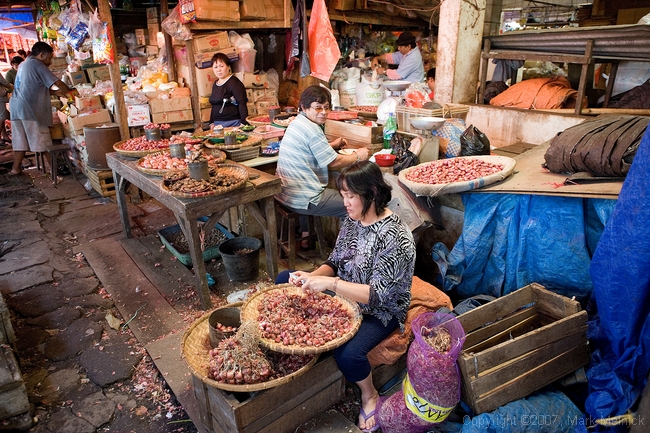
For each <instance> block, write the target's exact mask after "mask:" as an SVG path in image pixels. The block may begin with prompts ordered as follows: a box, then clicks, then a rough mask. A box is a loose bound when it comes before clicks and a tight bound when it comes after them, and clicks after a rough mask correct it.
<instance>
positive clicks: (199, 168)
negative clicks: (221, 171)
mask: <svg viewBox="0 0 650 433" xmlns="http://www.w3.org/2000/svg"><path fill="white" fill-rule="evenodd" d="M187 170H188V171H189V173H190V177H191V178H192V179H194V180H209V179H210V167H208V161H198V162H188V163H187Z"/></svg>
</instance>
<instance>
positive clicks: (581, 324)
mask: <svg viewBox="0 0 650 433" xmlns="http://www.w3.org/2000/svg"><path fill="white" fill-rule="evenodd" d="M586 326H587V313H586V312H585V311H582V312H580V313H576V314H574V315H572V316H569V317H566V318H564V319H560V320H558V321H557V322H555V323H553V324H550V325H546V326H543V327H541V328H539V329H535V330H534V331H531V332H529V333H528V334H525V335H522V336H520V337H517V338H515V339H513V340H509V341H507V342H504V343H501V344H498V345H496V346H494V347H491V348H489V349H487V350H484V351H483V352H480V353H474V354H472V355H470V354H467V353H465V352H461V357H462V358H463V362H464V363H466V364H467V365H469V364H470V361H471V364H472V365H474V366H476V365H477V366H478V373H479V375H480V374H481V372H483V371H485V370H489V369H491V368H494V367H496V366H498V365H499V364H502V363H504V362H506V361H508V360H510V359H513V358H516V357H518V356H521V355H523V354H524V353H527V352H528V351H530V350H532V349H534V348H537V347H540V346H542V345H544V344H548V343H550V342H553V341H557V340H559V339H560V338H562V337H563V336H565V335H568V334H569V333H571V332H574V331H575V330H576V329H583V328H584V329H586ZM471 371H473V370H471Z"/></svg>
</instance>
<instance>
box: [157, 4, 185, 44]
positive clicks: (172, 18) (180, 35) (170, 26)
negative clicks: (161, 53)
mask: <svg viewBox="0 0 650 433" xmlns="http://www.w3.org/2000/svg"><path fill="white" fill-rule="evenodd" d="M160 25H161V27H162V28H163V30H164V31H165V32H166V33H167V34H168V35H169V36H171V37H172V38H174V39H177V40H179V41H188V40H190V39H192V32H191V31H190V28H189V27H187V26H186V25H185V24H183V23H182V22H181V14H180V5H176V7H175V8H174V9H172V11H171V12H170V13H169V16H168V17H167V18H165V19H164V20H163V22H162V24H160Z"/></svg>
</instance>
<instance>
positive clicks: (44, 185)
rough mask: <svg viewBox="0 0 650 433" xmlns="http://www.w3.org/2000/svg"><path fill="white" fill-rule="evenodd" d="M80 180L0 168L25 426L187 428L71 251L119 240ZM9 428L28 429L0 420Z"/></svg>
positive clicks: (115, 223)
mask: <svg viewBox="0 0 650 433" xmlns="http://www.w3.org/2000/svg"><path fill="white" fill-rule="evenodd" d="M78 177H79V175H78ZM84 183H85V179H83V177H82V178H81V180H80V181H74V180H73V179H72V177H71V176H64V177H63V178H62V180H61V182H60V183H59V184H58V185H57V186H56V187H55V186H54V185H53V184H52V182H51V181H50V180H49V178H48V177H46V176H44V175H42V174H40V173H38V172H37V171H36V170H35V169H31V170H26V171H25V172H24V173H23V174H22V175H19V176H7V175H3V174H0V291H1V292H2V295H3V297H4V298H5V301H6V303H7V306H8V308H9V311H10V313H11V322H12V326H13V329H14V331H15V334H16V349H17V358H18V362H19V364H20V369H21V372H22V375H23V380H24V381H25V384H26V387H27V390H28V396H29V400H30V403H31V405H32V407H33V411H32V415H33V420H34V421H33V423H32V427H31V430H30V431H33V432H38V433H48V432H52V433H73V432H74V433H85V432H88V433H91V432H109V431H110V432H125V433H126V432H137V433H147V432H179V433H180V432H188V433H189V432H196V431H198V430H197V429H196V427H195V426H194V424H193V423H192V422H191V421H190V420H189V418H188V416H187V414H186V413H185V412H184V411H183V408H182V407H181V406H180V405H179V404H178V402H177V401H176V400H175V398H174V396H173V394H172V393H171V392H170V390H169V388H168V387H167V386H166V384H165V382H164V380H163V378H162V376H161V375H160V373H159V372H158V371H157V369H156V368H155V366H154V364H153V362H152V361H151V359H150V358H149V357H148V355H147V352H146V351H145V349H144V347H143V346H142V345H141V344H139V342H138V341H137V339H136V338H134V336H133V334H132V333H131V332H130V331H129V330H128V329H126V331H125V332H122V330H121V328H120V327H118V329H117V330H116V329H113V328H112V327H111V326H110V324H109V321H108V320H107V314H110V315H111V316H114V317H116V318H117V319H118V320H121V321H122V323H123V322H124V321H125V320H124V318H122V317H120V315H119V311H118V310H117V309H116V308H115V305H114V303H113V300H112V299H111V297H110V296H108V294H107V293H106V291H105V290H104V289H103V288H102V287H101V282H100V281H99V280H98V278H97V277H96V276H95V274H94V272H93V270H92V268H91V267H90V266H88V263H87V262H86V261H85V259H84V257H83V255H82V254H79V253H75V251H76V250H75V248H78V247H79V245H83V244H85V243H89V242H94V241H97V240H99V239H107V238H108V239H110V238H122V237H123V235H122V227H121V224H120V220H119V215H118V212H117V206H116V205H115V204H114V203H113V202H111V201H110V200H109V199H107V198H103V197H100V196H99V195H98V194H97V193H95V192H94V191H90V192H89V191H87V190H86V189H85V188H84ZM130 208H132V209H131V210H132V217H134V220H137V219H138V218H142V221H144V224H143V225H144V227H145V230H146V229H147V228H151V230H158V228H160V227H161V226H163V225H168V224H173V223H175V220H174V218H173V216H172V215H171V214H170V213H168V212H167V211H166V210H164V209H162V208H161V207H155V206H154V207H153V212H150V213H148V212H147V211H146V209H147V206H146V203H143V206H142V208H144V209H145V210H142V209H141V208H139V207H137V206H130ZM156 213H158V214H157V215H154V214H156ZM152 221H153V222H154V223H153V224H151V222H152ZM135 229H136V233H137V234H138V235H142V234H147V233H146V232H145V231H143V230H141V229H140V228H139V227H136V228H135ZM154 232H155V231H154ZM16 427H21V428H22V429H23V430H25V429H26V427H28V426H27V425H25V424H22V425H20V424H15V423H14V424H12V423H11V422H5V423H0V431H3V430H4V431H7V430H9V429H15V428H16Z"/></svg>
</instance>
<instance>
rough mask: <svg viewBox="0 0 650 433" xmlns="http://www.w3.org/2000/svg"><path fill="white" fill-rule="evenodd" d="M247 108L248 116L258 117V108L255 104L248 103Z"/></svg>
mask: <svg viewBox="0 0 650 433" xmlns="http://www.w3.org/2000/svg"><path fill="white" fill-rule="evenodd" d="M246 108H248V115H249V116H256V115H257V114H258V113H257V107H256V106H255V103H254V102H247V103H246Z"/></svg>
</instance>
